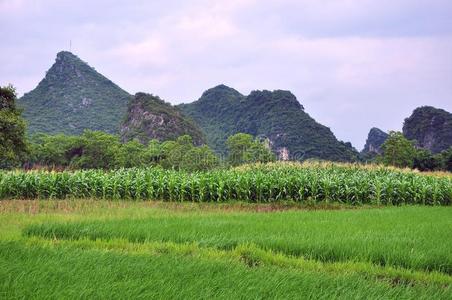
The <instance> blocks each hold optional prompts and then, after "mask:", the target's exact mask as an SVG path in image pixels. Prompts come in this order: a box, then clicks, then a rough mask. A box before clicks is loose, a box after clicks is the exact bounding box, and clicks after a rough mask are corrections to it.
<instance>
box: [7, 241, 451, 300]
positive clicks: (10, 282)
mask: <svg viewBox="0 0 452 300" xmlns="http://www.w3.org/2000/svg"><path fill="white" fill-rule="evenodd" d="M0 278H1V279H2V280H1V281H0V295H1V298H2V299H48V298H54V299H81V298H87V299H312V298H315V299H450V295H451V287H450V286H445V287H438V285H430V284H426V285H409V284H408V285H404V284H403V283H398V282H397V281H395V282H394V283H390V282H387V281H385V280H374V279H366V278H364V277H363V276H359V275H358V274H349V273H347V272H343V273H341V274H329V273H319V272H315V271H306V270H297V269H295V268H286V269H283V268H277V267H271V266H268V267H267V266H253V267H249V266H246V265H244V264H241V263H237V262H234V261H231V260H229V259H221V257H220V258H218V259H216V258H199V257H191V256H182V255H174V254H167V253H164V252H162V253H161V254H160V255H128V254H124V253H117V252H112V251H99V250H91V249H87V250H82V249H71V248H64V247H62V248H53V247H40V246H33V245H32V246H28V247H27V246H24V245H21V244H19V243H16V242H0Z"/></svg>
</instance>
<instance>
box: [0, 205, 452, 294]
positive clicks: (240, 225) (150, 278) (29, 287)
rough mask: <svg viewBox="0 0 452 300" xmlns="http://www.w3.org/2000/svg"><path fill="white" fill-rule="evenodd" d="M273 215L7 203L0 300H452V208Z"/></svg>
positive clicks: (0, 231) (301, 208)
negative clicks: (144, 299) (203, 299)
mask: <svg viewBox="0 0 452 300" xmlns="http://www.w3.org/2000/svg"><path fill="white" fill-rule="evenodd" d="M276 208H278V206H275V205H273V204H265V203H264V204H253V203H246V202H243V203H242V202H240V203H225V204H221V203H220V204H219V203H186V202H182V203H170V202H156V201H105V200H99V199H88V200H86V199H85V200H84V199H74V200H3V201H0V297H1V298H2V299H17V298H27V299H28V298H58V299H62V298H64V299H75V298H77V299H79V298H109V299H110V298H112V299H115V298H126V297H130V298H159V299H199V298H208V299H235V298H238V299H249V298H253V299H255V298H258V299H264V298H265V299H267V298H271V299H274V298H284V299H287V298H289V299H292V298H297V299H300V298H301V299H310V298H316V299H317V298H319V299H331V298H337V299H351V298H352V299H382V298H384V299H451V298H452V272H451V270H452V268H451V266H452V255H451V253H452V252H451V251H450V247H451V245H452V235H451V234H450V233H451V232H452V208H451V207H445V206H435V207H431V206H405V205H401V206H388V207H378V208H375V207H372V206H361V207H356V206H353V205H347V204H346V205H333V206H331V207H327V206H321V207H320V208H322V209H317V208H316V207H312V206H306V205H303V204H290V205H288V206H280V207H279V208H280V209H276ZM328 208H333V209H331V210H330V209H328Z"/></svg>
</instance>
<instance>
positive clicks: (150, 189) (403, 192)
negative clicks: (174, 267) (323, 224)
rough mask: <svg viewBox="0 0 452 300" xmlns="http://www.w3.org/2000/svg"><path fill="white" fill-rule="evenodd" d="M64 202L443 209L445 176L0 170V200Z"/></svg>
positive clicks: (327, 169)
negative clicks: (279, 203) (282, 203)
mask: <svg viewBox="0 0 452 300" xmlns="http://www.w3.org/2000/svg"><path fill="white" fill-rule="evenodd" d="M68 197H71V198H102V199H133V200H141V199H156V200H164V201H194V202H209V201H211V202H214V201H228V200H240V201H247V202H273V201H280V200H289V201H296V202H309V203H311V202H312V203H316V202H341V203H349V204H377V205H385V204H392V205H399V204H426V205H450V204H451V203H452V177H450V176H443V177H438V176H426V175H422V174H419V173H416V172H407V171H401V170H396V169H388V168H380V167H378V168H364V167H359V166H353V165H350V166H347V165H335V164H329V165H305V166H303V165H296V164H272V165H253V166H249V167H245V168H237V169H229V170H215V171H209V172H194V173H187V172H181V171H172V170H163V169H160V168H146V169H137V168H135V169H120V170H115V171H103V170H83V171H74V172H70V171H64V172H45V171H32V172H23V171H15V172H0V199H8V198H29V199H33V198H41V199H42V198H44V199H45V198H57V199H60V198H61V199H62V198H68Z"/></svg>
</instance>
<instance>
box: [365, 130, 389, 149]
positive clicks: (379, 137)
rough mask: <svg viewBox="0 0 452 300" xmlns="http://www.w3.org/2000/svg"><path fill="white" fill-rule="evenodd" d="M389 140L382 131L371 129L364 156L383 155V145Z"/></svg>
mask: <svg viewBox="0 0 452 300" xmlns="http://www.w3.org/2000/svg"><path fill="white" fill-rule="evenodd" d="M387 138H388V134H387V133H386V132H384V131H382V130H381V129H378V128H375V127H373V128H371V129H370V131H369V134H368V135H367V140H366V144H365V145H364V149H363V151H362V152H361V153H362V154H364V155H371V156H372V155H376V154H381V145H383V143H384V142H385V141H386V139H387Z"/></svg>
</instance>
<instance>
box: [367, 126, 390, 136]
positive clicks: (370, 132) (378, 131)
mask: <svg viewBox="0 0 452 300" xmlns="http://www.w3.org/2000/svg"><path fill="white" fill-rule="evenodd" d="M381 133H383V134H386V132H384V131H383V130H381V129H380V128H377V127H372V128H371V129H370V131H369V134H381Z"/></svg>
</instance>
